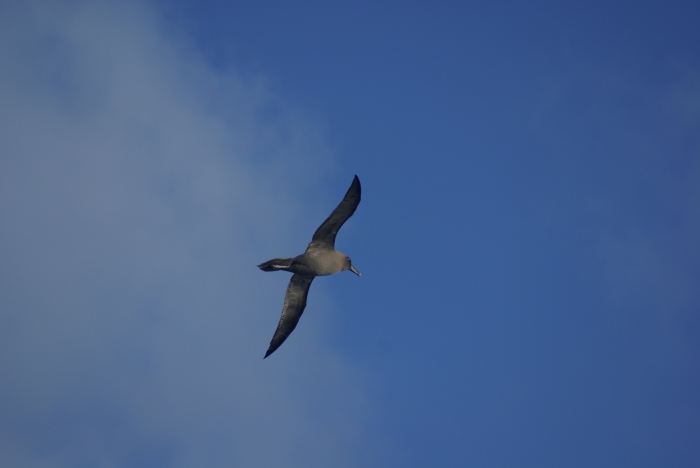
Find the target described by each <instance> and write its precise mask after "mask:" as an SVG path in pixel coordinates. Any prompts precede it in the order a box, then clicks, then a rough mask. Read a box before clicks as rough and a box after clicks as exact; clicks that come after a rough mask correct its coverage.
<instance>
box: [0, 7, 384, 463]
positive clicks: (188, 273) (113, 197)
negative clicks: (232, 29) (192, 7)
mask: <svg viewBox="0 0 700 468" xmlns="http://www.w3.org/2000/svg"><path fill="white" fill-rule="evenodd" d="M0 61H1V62H2V63H3V67H2V72H0V153H1V154H2V157H1V158H0V275H1V276H0V310H1V311H0V373H1V374H2V376H3V377H2V379H1V380H0V401H2V404H0V464H2V465H6V466H47V467H54V466H71V467H73V466H82V465H86V466H87V465H89V466H130V467H135V466H149V467H157V466H270V465H272V464H273V463H274V464H281V465H283V466H292V462H295V463H298V464H299V466H343V465H344V464H346V463H347V464H351V460H352V457H351V455H350V454H351V452H352V446H353V441H355V440H357V439H358V438H359V437H360V433H361V429H362V428H363V425H364V424H365V423H366V421H367V420H368V418H370V417H371V415H370V413H371V411H370V408H371V405H370V404H369V403H368V402H367V401H365V400H364V397H363V389H362V381H361V375H360V374H359V373H358V372H357V371H356V370H354V369H353V368H352V367H351V366H350V365H348V364H347V363H343V362H341V361H340V360H339V359H338V358H335V357H333V356H332V353H329V352H328V351H325V350H322V349H319V347H321V346H322V344H321V342H320V341H319V339H317V338H316V330H317V329H318V326H319V324H320V323H322V319H318V320H315V321H314V320H310V319H308V320H306V321H305V323H304V325H305V326H304V327H300V330H298V331H297V332H296V333H298V335H297V337H296V338H297V339H296V340H292V341H296V342H295V343H292V342H290V343H289V344H287V345H286V346H288V348H287V349H286V352H285V353H281V354H279V355H276V356H273V358H274V359H268V360H267V361H262V356H263V354H264V351H265V348H266V345H267V343H268V341H269V339H270V337H271V333H272V332H273V330H274V326H275V325H276V321H277V319H278V315H277V314H278V311H279V310H280V308H281V299H282V293H283V290H284V283H285V281H286V280H287V277H286V276H282V275H276V276H275V277H274V278H273V277H272V276H271V275H269V276H264V275H263V274H261V273H259V272H257V271H256V269H255V267H254V265H255V264H256V263H258V262H260V261H262V260H265V259H267V257H269V256H271V255H273V254H278V253H283V252H294V251H295V249H299V248H301V247H303V245H304V244H303V242H305V238H306V237H307V235H308V232H306V231H307V230H308V224H306V223H301V222H300V219H299V218H298V216H302V218H303V217H304V216H306V215H307V214H308V213H307V211H306V210H305V209H304V208H303V204H302V203H301V202H302V201H303V200H302V195H301V194H300V193H299V192H298V190H297V189H296V188H294V187H291V186H290V185H289V184H287V183H285V179H284V177H283V174H293V175H294V176H296V177H299V180H300V181H301V182H302V183H303V184H315V183H317V181H318V179H319V176H320V175H322V174H323V172H324V171H327V170H328V168H330V167H331V166H332V157H331V154H330V151H329V149H328V148H327V147H326V146H325V144H324V143H323V138H322V136H321V135H320V134H319V131H318V130H317V129H316V127H315V126H314V124H313V123H312V122H310V121H309V120H308V119H304V118H303V117H300V115H299V113H298V112H296V111H295V110H294V109H291V108H289V107H288V106H287V105H286V104H285V103H284V102H283V101H282V100H281V99H279V98H276V97H275V96H272V95H271V94H270V93H269V91H267V90H266V88H265V86H264V85H263V84H261V82H260V81H259V80H256V79H253V78H248V79H243V78H241V77H239V76H236V75H235V74H234V73H219V72H215V71H213V70H212V69H211V68H210V67H208V66H207V64H206V63H204V62H203V61H202V60H200V59H199V58H198V57H197V54H196V52H195V51H194V50H193V49H192V48H190V47H188V46H187V44H186V42H185V41H182V40H178V39H174V38H172V37H169V36H168V35H166V34H164V33H163V32H162V27H161V24H160V23H159V19H158V16H157V14H156V13H155V12H154V11H152V10H151V9H149V8H148V7H147V6H145V5H143V4H141V3H137V2H130V3H122V2H119V3H116V2H115V3H112V2H108V1H104V2H97V3H94V2H42V1H29V2H27V1H17V2H14V1H11V2H9V3H8V2H5V3H4V4H3V6H2V9H1V11H0ZM310 167H317V168H319V169H317V170H309V168H310ZM273 219H274V221H273ZM316 221H317V220H316V219H315V218H313V221H312V222H311V223H312V224H313V223H315V222H316ZM279 223H282V224H284V226H285V230H284V232H280V231H279V230H276V229H274V227H275V226H276V225H278V224H279ZM299 240H301V242H302V244H301V245H299V243H298V241H299ZM295 242H296V243H295ZM314 294H315V297H314V301H315V304H317V307H318V309H319V310H320V309H321V307H323V309H324V311H326V310H328V311H331V310H332V304H331V301H330V299H329V298H328V297H327V295H324V290H323V287H322V286H318V285H315V291H314ZM312 310H313V306H312V305H310V309H309V311H312ZM326 313H330V312H326ZM306 318H307V317H305V319H306ZM339 401H342V402H343V403H342V404H338V402H339ZM278 466H279V465H278Z"/></svg>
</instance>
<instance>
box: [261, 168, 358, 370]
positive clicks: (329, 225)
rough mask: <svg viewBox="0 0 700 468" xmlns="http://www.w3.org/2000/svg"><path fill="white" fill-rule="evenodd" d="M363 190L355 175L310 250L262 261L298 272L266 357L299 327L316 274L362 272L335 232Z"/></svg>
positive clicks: (264, 265)
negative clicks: (339, 245)
mask: <svg viewBox="0 0 700 468" xmlns="http://www.w3.org/2000/svg"><path fill="white" fill-rule="evenodd" d="M360 191H361V190H360V179H358V178H357V176H355V178H354V179H353V181H352V184H351V185H350V188H349V189H348V191H347V193H346V194H345V197H344V198H343V201H341V202H340V204H339V205H338V206H337V207H336V209H335V210H333V213H331V215H330V216H329V217H328V218H327V219H326V220H325V221H324V222H323V223H322V224H321V225H320V226H319V227H318V229H316V232H315V233H314V236H313V238H312V239H311V242H310V243H309V246H308V247H307V248H306V252H304V253H303V254H301V255H297V256H296V257H294V258H274V259H272V260H269V261H267V262H265V263H261V264H260V265H258V268H260V269H261V270H262V271H277V270H285V271H291V272H292V273H294V274H293V275H292V279H291V280H289V286H287V293H286V294H285V296H284V306H283V307H282V316H281V317H280V321H279V324H277V330H275V334H274V335H273V337H272V341H271V342H270V347H269V348H268V350H267V353H265V357H268V356H269V355H270V354H272V353H274V352H275V350H276V349H277V348H279V347H280V346H281V345H282V343H284V340H286V339H287V337H288V336H289V335H290V333H292V331H294V328H296V326H297V323H298V322H299V318H300V317H301V314H302V313H303V312H304V308H305V307H306V297H307V296H308V295H309V287H310V286H311V282H312V281H313V280H314V278H315V277H316V276H325V275H333V274H335V273H338V272H340V271H344V270H350V271H352V272H353V273H355V274H356V275H357V276H361V275H360V272H359V271H357V270H356V269H355V267H353V266H352V262H351V261H350V257H348V256H347V255H345V254H344V253H342V252H338V251H337V250H335V236H336V235H337V234H338V230H339V229H340V228H341V227H342V226H343V224H345V221H347V220H348V218H349V217H350V216H352V214H353V213H354V212H355V210H356V209H357V205H359V204H360ZM263 359H264V358H263Z"/></svg>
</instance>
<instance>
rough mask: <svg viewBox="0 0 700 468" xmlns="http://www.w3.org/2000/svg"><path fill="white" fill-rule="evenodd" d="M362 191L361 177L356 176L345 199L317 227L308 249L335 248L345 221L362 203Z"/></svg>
mask: <svg viewBox="0 0 700 468" xmlns="http://www.w3.org/2000/svg"><path fill="white" fill-rule="evenodd" d="M360 191H361V190H360V179H358V178H357V176H355V178H354V179H353V181H352V184H351V185H350V188H349V189H348V191H347V193H346V194H345V197H344V198H343V201H341V202H340V204H339V205H338V206H337V207H336V209H335V210H333V213H331V215H330V216H329V217H328V219H326V220H325V221H324V222H323V224H321V225H320V226H319V227H318V229H316V232H315V233H314V237H313V238H312V239H311V243H309V247H307V250H308V249H309V248H311V247H321V248H326V249H335V236H336V234H338V231H339V230H340V228H341V227H342V226H343V224H345V221H347V220H348V218H349V217H350V216H352V214H353V213H354V212H355V210H356V209H357V205H359V204H360Z"/></svg>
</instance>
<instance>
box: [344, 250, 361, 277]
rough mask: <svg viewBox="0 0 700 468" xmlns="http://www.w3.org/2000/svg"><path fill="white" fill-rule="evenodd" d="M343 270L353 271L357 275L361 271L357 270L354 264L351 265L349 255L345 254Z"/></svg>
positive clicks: (359, 274)
mask: <svg viewBox="0 0 700 468" xmlns="http://www.w3.org/2000/svg"><path fill="white" fill-rule="evenodd" d="M343 270H350V271H352V272H353V273H355V274H356V275H357V276H362V273H360V272H359V271H357V270H356V269H355V267H354V266H352V262H351V261H350V257H348V256H347V255H346V256H345V265H343Z"/></svg>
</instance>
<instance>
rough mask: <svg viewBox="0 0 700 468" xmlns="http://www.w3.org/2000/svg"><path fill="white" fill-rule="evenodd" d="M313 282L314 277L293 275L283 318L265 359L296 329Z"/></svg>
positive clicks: (283, 308)
mask: <svg viewBox="0 0 700 468" xmlns="http://www.w3.org/2000/svg"><path fill="white" fill-rule="evenodd" d="M313 280H314V277H313V276H302V275H297V274H294V275H292V279H291V280H289V286H287V293H286V294H285V295H284V307H282V316H281V317H280V321H279V323H278V324H277V330H275V334H274V335H273V336H272V341H270V347H269V348H268V350H267V353H265V357H268V356H269V355H270V354H272V353H274V352H275V350H276V349H277V348H279V347H280V346H281V345H282V343H284V340H286V339H287V337H288V336H289V335H290V334H291V333H292V332H293V331H294V329H295V328H296V326H297V323H298V322H299V318H300V317H301V314H303V313H304V309H305V308H306V297H307V296H308V295H309V287H310V286H311V282H312V281H313ZM263 359H264V358H263Z"/></svg>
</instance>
